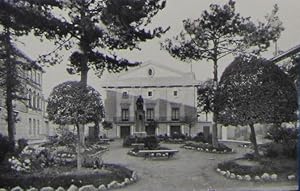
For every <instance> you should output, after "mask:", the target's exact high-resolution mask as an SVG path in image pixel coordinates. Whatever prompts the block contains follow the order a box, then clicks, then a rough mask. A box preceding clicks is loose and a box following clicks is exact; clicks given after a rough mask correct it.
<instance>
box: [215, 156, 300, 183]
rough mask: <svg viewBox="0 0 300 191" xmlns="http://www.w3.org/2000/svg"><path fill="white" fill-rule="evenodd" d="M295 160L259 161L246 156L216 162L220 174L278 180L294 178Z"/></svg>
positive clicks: (236, 177) (254, 179)
mask: <svg viewBox="0 0 300 191" xmlns="http://www.w3.org/2000/svg"><path fill="white" fill-rule="evenodd" d="M296 168H297V165H296V161H290V160H289V161H287V159H280V160H278V159H273V158H272V159H270V158H261V159H260V160H259V161H258V160H254V159H249V158H247V157H244V158H238V159H234V160H230V161H226V162H223V163H220V164H218V168H217V172H219V173H220V174H221V175H223V176H225V177H227V178H230V179H237V180H245V181H251V180H253V181H280V180H295V179H296V176H295V174H296Z"/></svg>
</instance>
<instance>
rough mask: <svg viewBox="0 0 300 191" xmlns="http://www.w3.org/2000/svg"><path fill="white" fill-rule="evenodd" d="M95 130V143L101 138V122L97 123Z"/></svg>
mask: <svg viewBox="0 0 300 191" xmlns="http://www.w3.org/2000/svg"><path fill="white" fill-rule="evenodd" d="M94 128H95V131H94V136H93V139H94V141H95V140H97V139H98V138H99V134H100V127H99V122H98V121H96V122H95V126H94Z"/></svg>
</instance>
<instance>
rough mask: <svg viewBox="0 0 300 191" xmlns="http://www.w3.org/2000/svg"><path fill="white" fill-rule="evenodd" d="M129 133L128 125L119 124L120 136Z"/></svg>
mask: <svg viewBox="0 0 300 191" xmlns="http://www.w3.org/2000/svg"><path fill="white" fill-rule="evenodd" d="M129 135H130V126H128V125H126V126H120V137H121V138H124V137H127V136H129Z"/></svg>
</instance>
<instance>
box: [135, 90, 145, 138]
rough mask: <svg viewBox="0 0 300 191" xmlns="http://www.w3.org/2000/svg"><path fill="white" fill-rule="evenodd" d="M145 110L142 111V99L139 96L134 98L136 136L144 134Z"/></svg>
mask: <svg viewBox="0 0 300 191" xmlns="http://www.w3.org/2000/svg"><path fill="white" fill-rule="evenodd" d="M145 133H146V132H145V111H144V99H143V98H142V96H139V97H138V98H137V100H136V111H135V135H136V136H138V137H141V136H145V135H146V134H145Z"/></svg>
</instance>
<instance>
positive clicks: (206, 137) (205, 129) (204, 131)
mask: <svg viewBox="0 0 300 191" xmlns="http://www.w3.org/2000/svg"><path fill="white" fill-rule="evenodd" d="M203 134H204V138H205V139H206V140H208V137H209V126H203Z"/></svg>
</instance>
